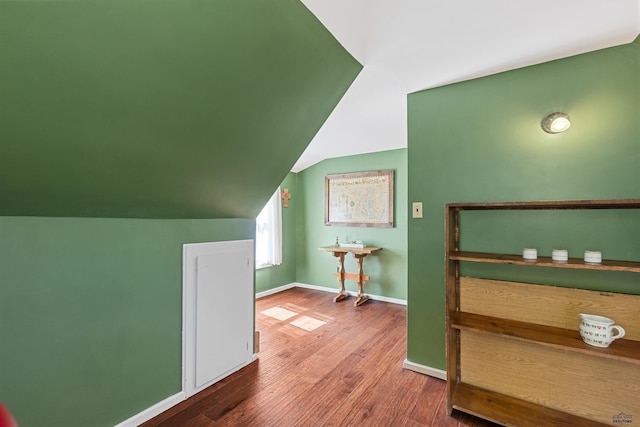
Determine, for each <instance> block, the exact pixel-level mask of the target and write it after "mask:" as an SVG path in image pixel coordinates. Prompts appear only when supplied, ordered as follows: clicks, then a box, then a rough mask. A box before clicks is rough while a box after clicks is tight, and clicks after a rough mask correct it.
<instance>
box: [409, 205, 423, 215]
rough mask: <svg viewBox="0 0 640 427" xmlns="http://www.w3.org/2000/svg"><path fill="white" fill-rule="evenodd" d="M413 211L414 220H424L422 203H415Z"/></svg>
mask: <svg viewBox="0 0 640 427" xmlns="http://www.w3.org/2000/svg"><path fill="white" fill-rule="evenodd" d="M411 211H412V212H413V217H414V218H422V202H413V206H412V207H411Z"/></svg>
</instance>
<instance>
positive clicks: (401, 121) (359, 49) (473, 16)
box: [292, 0, 640, 172]
mask: <svg viewBox="0 0 640 427" xmlns="http://www.w3.org/2000/svg"><path fill="white" fill-rule="evenodd" d="M301 1H302V3H304V4H305V5H306V6H307V8H309V10H311V12H312V13H313V14H314V15H315V16H316V17H317V18H318V19H319V20H320V21H321V22H322V23H323V24H324V25H325V27H327V29H328V30H329V31H330V32H331V33H332V34H333V35H334V37H335V38H336V39H337V40H338V41H339V42H340V43H341V44H342V45H343V46H344V48H345V49H346V50H347V51H348V52H349V53H350V54H351V55H352V56H353V57H354V58H356V59H357V60H358V61H359V62H360V63H361V64H363V66H364V68H363V70H362V71H361V73H360V74H359V76H358V77H357V78H356V80H355V81H354V82H353V84H352V85H351V87H350V89H349V90H348V91H347V93H346V94H345V96H344V97H343V98H342V100H341V101H340V103H339V104H338V105H337V106H336V108H335V109H334V111H333V113H332V114H331V115H330V116H329V118H328V119H327V121H326V122H325V124H324V125H323V127H322V128H321V129H320V131H319V132H318V133H317V134H316V136H315V137H314V139H313V140H312V141H311V144H309V146H308V147H307V149H306V150H305V152H304V153H303V154H302V156H301V157H300V159H299V160H298V162H297V163H296V164H295V166H294V168H293V169H292V170H293V171H294V172H299V171H301V170H303V169H305V168H307V167H309V166H312V165H314V164H316V163H318V162H320V161H321V160H324V159H327V158H333V157H341V156H347V155H353V154H362V153H370V152H376V151H383V150H391V149H396V148H405V147H406V146H407V108H406V99H407V94H409V93H412V92H416V91H420V90H424V89H429V88H433V87H437V86H442V85H446V84H449V83H454V82H459V81H463V80H468V79H473V78H477V77H481V76H486V75H489V74H495V73H498V72H502V71H507V70H512V69H516V68H521V67H525V66H528V65H533V64H539V63H542V62H547V61H551V60H554V59H559V58H566V57H568V56H573V55H577V54H581V53H585V52H590V51H593V50H598V49H603V48H607V47H612V46H617V45H621V44H626V43H630V42H632V41H633V40H634V39H635V38H636V37H637V36H638V33H640V0H439V1H438V0H301Z"/></svg>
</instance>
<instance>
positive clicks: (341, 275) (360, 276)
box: [318, 246, 382, 307]
mask: <svg viewBox="0 0 640 427" xmlns="http://www.w3.org/2000/svg"><path fill="white" fill-rule="evenodd" d="M381 249H382V248H377V247H367V248H362V249H353V248H341V247H336V246H323V247H321V248H318V250H320V251H325V252H330V253H331V254H332V255H333V256H334V257H336V258H337V259H338V271H337V272H336V273H333V274H334V276H336V278H337V279H338V283H339V284H340V291H338V295H336V297H335V298H334V299H333V301H334V302H338V301H342V300H343V299H345V298H347V297H348V296H349V293H347V291H346V290H345V289H344V280H345V279H349V280H355V281H357V282H358V298H357V299H356V301H355V302H354V303H353V305H354V306H355V307H357V306H359V305H362V304H364V303H365V302H367V301H368V300H369V297H368V296H367V295H365V294H364V293H363V287H364V284H365V282H366V281H367V280H369V276H365V275H364V273H363V271H362V260H363V259H364V257H366V256H367V255H369V254H371V253H373V252H376V251H379V250H381ZM348 253H350V254H351V255H353V257H354V258H355V259H356V261H357V262H358V272H357V273H347V272H346V271H345V270H344V256H345V255H346V254H348Z"/></svg>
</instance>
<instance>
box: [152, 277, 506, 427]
mask: <svg viewBox="0 0 640 427" xmlns="http://www.w3.org/2000/svg"><path fill="white" fill-rule="evenodd" d="M332 299H333V295H331V294H328V293H326V292H321V291H314V290H308V289H301V288H294V289H290V290H287V291H284V292H280V293H278V294H274V295H270V296H267V297H264V298H261V299H259V300H257V301H256V329H257V330H259V331H260V335H261V343H260V349H261V351H260V353H259V354H258V360H257V361H256V362H254V363H252V364H251V365H249V366H247V367H245V368H243V369H241V370H240V371H238V372H236V373H234V374H232V375H230V376H229V377H227V378H225V379H224V380H222V381H219V382H218V383H216V384H214V385H213V386H211V387H209V388H208V389H206V390H204V391H202V392H201V393H198V394H197V395H195V396H193V397H191V398H190V399H188V400H186V401H185V402H182V403H180V404H179V405H176V406H175V407H173V408H172V409H170V410H169V411H167V412H165V413H163V414H160V415H158V416H157V417H156V418H154V419H152V420H150V421H148V422H147V423H145V424H143V426H144V427H191V426H203V427H221V426H225V427H228V426H258V427H261V426H284V427H290V426H305V427H306V426H310V427H315V426H323V427H330V426H381V427H386V426H393V427H395V426H409V427H418V426H437V427H441V426H443V427H447V426H452V427H454V426H455V427H490V426H495V424H492V423H490V422H487V421H484V420H481V419H478V418H475V417H473V416H470V415H468V414H464V413H461V412H455V411H454V415H453V416H447V414H446V402H445V398H446V397H445V396H446V394H445V382H444V381H442V380H439V379H436V378H432V377H429V376H425V375H421V374H418V373H416V372H412V371H409V370H406V369H403V368H402V362H403V360H404V359H405V357H406V307H404V306H401V305H396V304H389V303H384V302H380V301H369V302H367V303H366V304H363V305H362V306H360V307H354V306H353V298H350V299H347V300H345V301H342V302H340V303H334V302H333V301H332ZM277 306H279V307H281V308H284V309H287V310H289V311H292V312H295V313H296V315H295V316H294V317H291V318H289V319H287V320H277V319H274V318H272V317H269V316H266V315H264V314H262V312H263V311H265V310H267V309H270V308H272V307H277ZM302 316H308V317H311V318H314V319H317V320H320V321H323V322H326V323H325V324H324V325H322V326H320V327H318V328H317V329H315V330H312V331H307V330H304V329H301V328H298V327H296V326H293V325H292V324H291V322H293V321H295V320H296V319H300V317H302Z"/></svg>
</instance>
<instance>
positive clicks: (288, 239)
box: [256, 172, 300, 292]
mask: <svg viewBox="0 0 640 427" xmlns="http://www.w3.org/2000/svg"><path fill="white" fill-rule="evenodd" d="M297 182H298V180H297V174H295V173H293V172H291V173H289V174H288V175H287V177H286V179H285V180H284V181H283V182H282V184H280V190H281V191H282V190H284V189H285V188H288V189H289V193H290V194H291V199H289V207H288V208H284V207H283V208H282V264H281V265H276V266H273V267H267V268H261V269H259V270H256V292H264V291H267V290H269V289H274V288H277V287H279V286H283V285H288V284H290V283H293V282H295V281H296V261H297V257H296V210H297V206H298V204H299V202H298V199H299V198H300V194H299V193H298V184H297Z"/></svg>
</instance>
